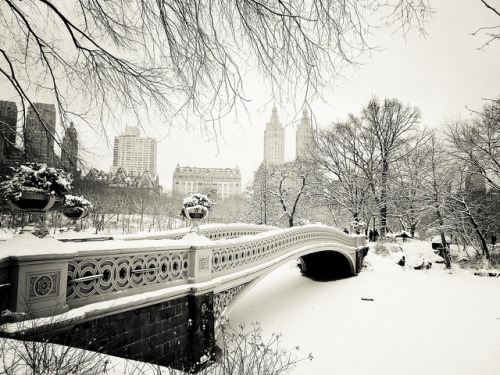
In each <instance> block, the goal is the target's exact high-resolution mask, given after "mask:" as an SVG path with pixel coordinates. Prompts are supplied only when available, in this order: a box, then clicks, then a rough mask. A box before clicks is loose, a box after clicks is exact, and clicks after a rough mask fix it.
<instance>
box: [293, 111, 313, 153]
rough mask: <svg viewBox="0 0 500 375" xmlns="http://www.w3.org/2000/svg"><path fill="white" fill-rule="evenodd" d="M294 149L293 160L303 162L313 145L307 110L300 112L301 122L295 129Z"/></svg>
mask: <svg viewBox="0 0 500 375" xmlns="http://www.w3.org/2000/svg"><path fill="white" fill-rule="evenodd" d="M295 141H296V144H295V145H296V148H295V159H297V160H299V159H302V160H305V159H307V158H308V157H309V155H308V151H307V150H308V149H309V148H310V146H311V145H312V144H313V141H314V139H313V128H312V125H311V120H310V118H309V114H308V112H307V109H306V108H304V111H303V112H302V120H301V121H300V124H299V126H298V127H297V133H296V138H295Z"/></svg>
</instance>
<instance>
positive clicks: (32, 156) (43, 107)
mask: <svg viewBox="0 0 500 375" xmlns="http://www.w3.org/2000/svg"><path fill="white" fill-rule="evenodd" d="M33 106H34V108H33V107H31V106H30V107H28V113H27V115H26V130H25V138H24V148H25V152H26V158H27V161H29V162H32V161H33V162H39V163H46V164H47V165H49V166H53V165H54V159H55V157H54V156H55V155H54V137H55V128H56V108H55V106H54V105H53V104H44V103H34V104H33Z"/></svg>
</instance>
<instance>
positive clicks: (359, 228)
mask: <svg viewBox="0 0 500 375" xmlns="http://www.w3.org/2000/svg"><path fill="white" fill-rule="evenodd" d="M365 228H366V223H365V222H364V221H363V220H359V219H356V220H353V221H351V230H352V231H353V232H355V233H356V234H360V233H362V232H363V231H364V230H365Z"/></svg>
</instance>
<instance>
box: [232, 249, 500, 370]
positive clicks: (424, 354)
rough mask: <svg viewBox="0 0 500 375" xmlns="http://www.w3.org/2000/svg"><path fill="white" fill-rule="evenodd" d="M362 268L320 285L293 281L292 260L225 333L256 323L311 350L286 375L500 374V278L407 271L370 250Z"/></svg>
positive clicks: (246, 302) (439, 268)
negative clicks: (291, 371)
mask: <svg viewBox="0 0 500 375" xmlns="http://www.w3.org/2000/svg"><path fill="white" fill-rule="evenodd" d="M403 246H404V247H405V248H406V251H408V252H410V251H412V250H413V251H414V250H415V248H416V249H422V248H423V249H429V248H430V243H428V242H410V243H406V244H403ZM366 261H367V263H368V264H369V265H368V268H367V269H364V270H363V272H361V273H360V274H359V275H358V276H357V277H351V278H348V279H343V280H337V281H329V282H318V281H313V280H311V279H308V278H307V277H304V276H301V275H300V273H299V270H298V269H297V268H296V267H295V263H293V262H291V263H289V264H288V265H285V266H283V267H281V268H280V269H278V270H276V271H275V272H273V273H271V274H270V275H268V276H267V277H266V278H265V279H264V280H263V281H262V282H261V283H260V284H258V285H256V286H255V287H254V288H253V289H252V290H251V291H250V292H249V293H248V294H247V295H246V296H245V298H244V299H242V300H241V301H238V303H237V304H236V306H235V307H234V308H233V309H232V311H231V312H230V314H229V316H228V318H229V319H230V321H231V324H232V325H233V326H234V325H236V324H239V323H241V322H246V323H247V325H248V323H249V322H252V321H259V322H260V324H261V326H262V328H263V331H264V334H266V335H269V334H270V333H272V332H281V333H282V334H283V346H285V347H295V346H300V353H301V356H302V357H306V356H307V355H308V354H309V353H312V355H313V357H314V359H313V360H312V361H309V360H306V361H302V362H300V363H299V364H298V365H297V367H296V369H295V371H294V374H301V375H302V374H342V375H351V374H352V375H354V374H355V375H362V374H370V375H378V374H381V375H382V374H383V375H388V374H389V375H392V374H401V375H412V374H419V375H420V374H425V375H445V374H453V375H476V374H478V375H479V374H480V375H498V374H500V278H491V277H484V278H483V277H478V276H474V275H473V274H472V273H471V272H466V271H461V270H456V269H454V270H453V272H451V273H450V272H449V271H446V270H445V269H444V266H443V265H440V264H433V265H432V267H431V269H429V270H413V269H408V268H403V267H400V266H398V265H397V264H395V263H394V261H393V259H392V258H382V257H380V256H376V255H374V254H373V253H371V254H369V255H368V256H367V258H366ZM363 299H373V301H370V300H363Z"/></svg>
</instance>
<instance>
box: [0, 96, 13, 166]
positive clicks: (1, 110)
mask: <svg viewBox="0 0 500 375" xmlns="http://www.w3.org/2000/svg"><path fill="white" fill-rule="evenodd" d="M16 126H17V105H16V103H14V102H8V101H4V100H0V137H1V139H0V162H4V161H5V160H8V159H9V157H10V154H11V153H12V151H13V150H14V149H15V146H16Z"/></svg>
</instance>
